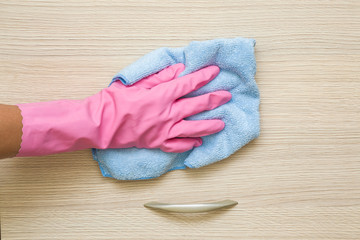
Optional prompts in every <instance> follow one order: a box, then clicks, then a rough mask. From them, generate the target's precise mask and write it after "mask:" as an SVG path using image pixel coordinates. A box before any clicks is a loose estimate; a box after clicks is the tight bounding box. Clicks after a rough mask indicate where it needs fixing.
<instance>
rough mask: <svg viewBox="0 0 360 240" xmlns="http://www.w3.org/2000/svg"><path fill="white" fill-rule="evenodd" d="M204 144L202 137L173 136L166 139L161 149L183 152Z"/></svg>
mask: <svg viewBox="0 0 360 240" xmlns="http://www.w3.org/2000/svg"><path fill="white" fill-rule="evenodd" d="M201 144H202V139H201V138H172V139H168V140H166V141H165V142H164V143H163V144H162V145H161V146H160V149H161V150H162V151H164V152H174V153H182V152H186V151H189V150H191V149H193V148H194V147H198V146H200V145H201Z"/></svg>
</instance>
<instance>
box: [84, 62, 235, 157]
mask: <svg viewBox="0 0 360 240" xmlns="http://www.w3.org/2000/svg"><path fill="white" fill-rule="evenodd" d="M184 68H185V66H184V65H183V64H176V65H173V66H172V67H169V68H167V69H165V70H163V71H161V72H159V73H158V74H154V75H151V76H150V77H147V78H145V79H143V80H141V81H139V82H138V83H136V84H134V85H133V86H130V87H126V86H124V85H123V84H122V83H121V82H120V81H116V82H114V83H113V84H112V85H111V86H110V87H108V88H106V89H104V90H103V91H101V92H100V93H99V94H97V95H95V96H92V97H90V98H89V99H88V103H87V104H89V105H91V106H92V105H94V106H96V105H98V103H103V104H104V105H103V111H102V115H95V116H94V118H95V119H98V121H100V122H101V125H100V127H99V131H100V132H101V133H102V134H101V135H102V136H103V137H104V141H102V144H101V145H98V146H97V148H123V147H138V148H160V149H161V150H163V151H165V152H184V151H188V150H190V149H192V148H193V147H194V146H200V145H201V143H202V140H201V138H200V137H202V136H206V135H210V134H214V133H216V132H219V131H221V130H222V129H223V128H224V122H223V121H221V120H218V119H214V120H199V121H189V120H184V118H186V117H189V116H191V115H194V114H197V113H200V112H202V111H205V110H211V109H214V108H216V107H218V106H220V105H222V104H224V103H226V102H228V101H229V100H230V99H231V94H230V93H229V92H227V91H217V92H212V93H208V94H204V95H202V96H197V97H193V98H181V97H182V96H184V95H186V94H188V93H190V92H192V91H194V90H196V89H199V88H200V87H202V86H204V85H205V84H206V83H208V82H209V81H211V80H212V79H214V78H215V77H216V76H217V74H218V73H219V68H218V67H216V66H210V67H207V68H204V69H202V70H199V71H197V72H194V73H192V74H189V75H186V76H183V77H180V78H178V75H179V74H180V73H181V72H182V71H183V70H184ZM180 98H181V99H180ZM105 139H106V140H108V141H106V140H105Z"/></svg>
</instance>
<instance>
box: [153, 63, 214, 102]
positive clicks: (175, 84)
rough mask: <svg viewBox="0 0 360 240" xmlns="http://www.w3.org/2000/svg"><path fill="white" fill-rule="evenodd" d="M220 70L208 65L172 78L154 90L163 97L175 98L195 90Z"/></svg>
mask: <svg viewBox="0 0 360 240" xmlns="http://www.w3.org/2000/svg"><path fill="white" fill-rule="evenodd" d="M219 72H220V69H219V67H217V66H209V67H206V68H203V69H201V70H199V71H196V72H193V73H190V74H188V75H185V76H182V77H179V78H176V79H174V80H173V81H170V82H166V83H163V84H160V85H158V86H156V90H160V92H159V93H161V94H162V95H163V97H164V98H165V99H169V100H176V99H178V98H180V97H182V96H184V95H186V94H188V93H190V92H192V91H194V90H197V89H199V88H201V87H202V86H204V85H205V84H207V83H208V82H210V81H211V80H213V79H214V78H215V77H216V76H217V75H218V74H219Z"/></svg>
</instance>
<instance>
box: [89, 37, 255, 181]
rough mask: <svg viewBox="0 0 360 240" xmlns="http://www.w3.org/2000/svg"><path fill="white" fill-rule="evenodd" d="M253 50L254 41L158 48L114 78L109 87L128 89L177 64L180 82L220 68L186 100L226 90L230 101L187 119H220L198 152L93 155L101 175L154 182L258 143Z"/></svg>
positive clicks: (120, 151)
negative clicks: (117, 83)
mask: <svg viewBox="0 0 360 240" xmlns="http://www.w3.org/2000/svg"><path fill="white" fill-rule="evenodd" d="M254 46H255V40H253V39H246V38H240V37H239V38H234V39H214V40H209V41H194V42H191V43H190V44H189V45H188V46H186V47H181V48H165V47H164V48H159V49H157V50H154V51H152V52H150V53H148V54H146V55H145V56H143V57H142V58H140V59H139V60H137V61H136V62H134V63H133V64H131V65H130V66H128V67H126V68H124V69H123V70H121V71H120V72H119V73H118V74H116V75H115V77H114V78H113V80H112V82H114V81H117V80H120V81H122V82H123V84H125V85H131V84H134V83H135V82H137V81H139V80H141V79H142V78H144V77H147V76H149V75H151V74H154V73H156V72H159V71H160V70H162V69H164V68H166V67H168V66H170V65H173V64H176V63H183V64H184V65H185V66H186V68H185V70H184V72H182V73H181V75H180V76H183V75H186V74H189V73H192V72H194V71H196V70H199V69H201V68H204V67H206V66H209V65H217V66H219V67H220V73H219V75H218V76H217V77H216V78H215V79H214V80H213V81H211V82H210V83H208V84H207V85H205V86H204V87H202V88H201V89H199V90H197V91H194V92H192V93H190V94H188V95H187V96H186V97H193V96H198V95H202V94H205V93H209V92H213V91H216V90H227V91H230V92H231V94H232V99H231V100H230V102H228V103H226V104H224V105H222V106H220V107H218V108H216V109H214V110H211V111H206V112H202V113H200V114H197V115H194V116H191V117H189V118H187V119H189V120H200V119H222V120H223V121H224V122H225V128H224V129H223V130H222V131H221V132H219V133H216V134H213V135H210V136H206V137H202V139H203V144H202V146H200V147H196V148H194V149H192V150H190V151H187V152H185V153H166V152H163V151H161V150H159V149H138V148H126V149H104V150H101V149H93V157H94V159H95V160H96V161H98V163H99V166H100V169H101V172H102V174H103V175H104V176H105V177H112V178H116V179H119V180H140V179H149V178H155V177H158V176H160V175H162V174H164V173H166V172H168V171H171V170H175V169H185V168H186V167H189V168H199V167H202V166H206V165H209V164H211V163H214V162H217V161H220V160H222V159H224V158H227V157H228V156H230V155H231V154H233V153H234V152H236V151H237V150H239V149H240V148H241V147H243V146H244V145H246V144H247V143H248V142H250V141H251V140H253V139H254V138H256V137H258V136H259V133H260V124H259V120H260V119H259V103H260V98H259V91H258V88H257V85H256V82H255V80H254V76H255V73H256V62H255V56H254ZM112 82H111V83H112ZM111 83H110V84H111Z"/></svg>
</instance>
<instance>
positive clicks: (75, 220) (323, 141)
mask: <svg viewBox="0 0 360 240" xmlns="http://www.w3.org/2000/svg"><path fill="white" fill-rule="evenodd" d="M236 36H243V37H249V38H255V39H256V40H257V44H256V58H257V63H258V71H257V75H256V80H257V83H258V85H259V89H260V92H261V127H262V131H261V136H260V137H259V138H258V139H257V140H255V141H253V142H252V143H250V144H249V145H248V146H246V147H244V148H243V149H241V150H240V151H238V152H237V153H235V154H234V155H233V156H231V157H230V158H228V159H226V160H224V161H221V162H219V163H216V164H213V165H210V166H207V167H204V168H200V169H188V170H186V171H181V170H178V171H173V172H170V173H167V174H166V175H164V176H162V177H160V178H158V179H154V180H147V181H116V180H113V179H109V178H104V177H102V176H101V173H100V171H99V169H98V166H97V164H96V162H95V161H93V160H92V158H91V154H90V151H87V150H86V151H78V152H73V153H65V154H58V155H53V156H47V157H37V158H23V159H20V158H15V159H5V160H1V161H0V214H1V237H2V239H295V240H300V239H359V236H360V91H359V89H360V81H359V76H360V71H359V69H360V61H359V59H360V40H359V39H360V2H359V1H356V0H354V1H295V0H291V1H264V0H255V1H254V0H252V1H235V0H233V1H209V0H193V1H187V0H186V1H184V0H182V1H180V0H178V1H160V0H158V1H155V0H151V1H145V0H143V1H135V0H126V1H82V0H68V1H42V0H38V1H19V0H13V1H0V87H1V94H0V102H1V103H8V104H14V103H20V102H34V101H45V100H53V99H60V98H71V99H76V98H83V97H86V96H88V95H90V94H93V93H95V92H97V91H99V90H100V89H101V88H103V87H105V86H107V84H108V82H109V81H110V79H111V77H112V76H113V75H114V74H115V73H116V72H117V71H119V70H120V69H121V68H123V67H125V66H126V65H128V64H130V63H132V62H133V61H134V60H136V59H137V58H139V57H140V56H142V55H143V54H145V53H147V52H149V51H151V50H153V49H156V48H158V47H163V46H169V47H177V46H184V45H186V44H188V43H189V42H190V41H192V40H206V39H213V38H230V37H236ZM227 198H228V199H233V200H237V201H238V202H239V204H238V205H237V206H236V207H234V208H230V209H224V210H221V211H218V212H212V213H207V214H195V215H194V214H168V213H162V212H154V211H151V210H149V209H145V208H143V207H142V204H143V203H145V202H148V201H153V200H156V201H163V202H183V203H192V202H204V201H217V200H223V199H227Z"/></svg>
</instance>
